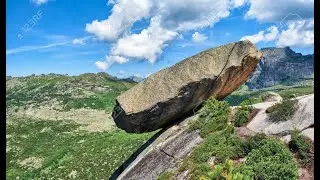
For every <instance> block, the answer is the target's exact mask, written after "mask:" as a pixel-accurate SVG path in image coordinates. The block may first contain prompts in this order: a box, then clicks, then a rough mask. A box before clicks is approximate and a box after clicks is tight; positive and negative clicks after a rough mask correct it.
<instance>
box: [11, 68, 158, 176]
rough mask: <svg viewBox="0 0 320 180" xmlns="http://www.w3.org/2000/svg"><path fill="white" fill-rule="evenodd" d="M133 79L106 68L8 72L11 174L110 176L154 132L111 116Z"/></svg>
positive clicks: (131, 84)
mask: <svg viewBox="0 0 320 180" xmlns="http://www.w3.org/2000/svg"><path fill="white" fill-rule="evenodd" d="M134 84H135V83H132V82H127V81H121V80H118V79H116V78H114V77H111V76H109V75H107V74H105V73H99V74H83V75H80V76H66V75H55V74H50V75H42V76H28V77H20V78H11V77H7V82H6V102H7V125H6V126H7V130H6V140H7V148H6V154H7V159H6V172H7V179H49V178H53V179H59V178H62V179H107V178H108V177H109V176H110V175H111V174H112V172H113V171H114V170H115V169H117V168H118V167H119V166H120V165H121V164H122V163H123V162H124V161H125V160H126V159H127V158H128V157H129V156H130V155H131V154H132V153H133V152H134V151H136V150H137V149H138V148H139V147H140V146H141V145H142V144H143V143H145V142H146V141H147V140H148V139H149V138H150V137H151V136H152V135H153V134H154V133H145V134H127V133H126V132H124V131H122V130H120V129H118V128H117V127H116V126H115V125H114V123H113V121H112V119H111V116H110V113H111V111H112V108H113V106H114V104H115V98H116V97H117V96H118V95H119V94H121V93H122V92H124V91H126V90H127V89H129V88H130V87H132V86H133V85H134ZM87 127H89V128H87Z"/></svg>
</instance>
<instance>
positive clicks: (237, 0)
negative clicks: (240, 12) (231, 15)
mask: <svg viewBox="0 0 320 180" xmlns="http://www.w3.org/2000/svg"><path fill="white" fill-rule="evenodd" d="M245 3H247V0H232V1H231V4H232V6H233V7H235V8H237V7H240V6H243V5H244V4H245Z"/></svg>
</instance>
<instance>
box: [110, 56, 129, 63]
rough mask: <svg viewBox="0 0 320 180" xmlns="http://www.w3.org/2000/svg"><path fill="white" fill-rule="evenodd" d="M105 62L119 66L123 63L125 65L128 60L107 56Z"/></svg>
mask: <svg viewBox="0 0 320 180" xmlns="http://www.w3.org/2000/svg"><path fill="white" fill-rule="evenodd" d="M106 60H107V61H108V62H116V63H119V64H123V63H126V62H128V61H129V59H127V58H124V57H122V56H107V57H106Z"/></svg>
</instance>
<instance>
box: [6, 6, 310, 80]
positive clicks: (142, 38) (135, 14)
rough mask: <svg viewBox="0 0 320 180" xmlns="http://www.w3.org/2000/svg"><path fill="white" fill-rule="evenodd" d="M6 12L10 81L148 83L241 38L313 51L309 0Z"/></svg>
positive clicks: (10, 8)
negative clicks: (48, 77)
mask: <svg viewBox="0 0 320 180" xmlns="http://www.w3.org/2000/svg"><path fill="white" fill-rule="evenodd" d="M179 1H180V2H179ZM184 3H185V4H184ZM6 6H7V7H6V8H7V11H6V12H7V25H6V31H7V33H6V46H7V47H6V54H7V60H6V62H7V63H6V67H7V75H11V76H26V75H30V74H42V73H44V74H48V73H59V74H69V75H78V74H82V73H88V72H93V73H97V72H101V71H105V72H107V73H109V74H111V75H114V76H118V77H128V76H131V75H137V76H141V77H146V76H148V75H149V74H151V73H154V72H157V71H159V70H160V69H162V68H166V67H168V66H172V65H174V64H175V63H177V62H178V61H180V60H182V59H184V58H186V57H189V56H191V55H194V54H197V53H199V52H200V51H203V50H205V49H207V48H211V47H216V46H219V45H223V44H226V43H230V42H234V41H238V40H240V39H249V40H250V41H252V42H254V43H255V44H256V45H257V47H258V48H262V47H284V46H290V47H292V49H293V50H295V51H296V52H300V53H302V54H311V53H313V52H314V48H313V32H314V30H313V26H314V21H313V2H312V1H308V0H306V1H301V0H290V3H288V1H287V0H281V1H279V2H278V3H277V4H276V5H275V4H271V3H268V1H263V0H230V1H227V0H217V1H213V0H212V1H210V0H186V1H182V0H176V1H172V0H170V1H169V0H163V1H162V2H161V3H158V2H157V1H155V0H139V1H138V0H131V1H128V0H111V1H109V2H108V1H106V0H95V1H87V0H78V1H76V2H75V1H62V0H49V1H48V0H24V1H21V0H10V1H7V5H6Z"/></svg>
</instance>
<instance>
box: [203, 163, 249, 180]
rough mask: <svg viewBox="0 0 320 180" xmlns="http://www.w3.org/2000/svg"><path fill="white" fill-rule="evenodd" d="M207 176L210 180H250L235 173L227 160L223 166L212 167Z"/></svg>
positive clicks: (246, 176)
mask: <svg viewBox="0 0 320 180" xmlns="http://www.w3.org/2000/svg"><path fill="white" fill-rule="evenodd" d="M208 176H209V178H210V179H212V180H250V177H249V176H248V175H245V174H242V173H239V172H235V165H234V163H233V161H232V160H229V159H227V160H226V161H225V162H224V163H223V164H219V165H216V166H214V169H213V170H212V171H210V172H208Z"/></svg>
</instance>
